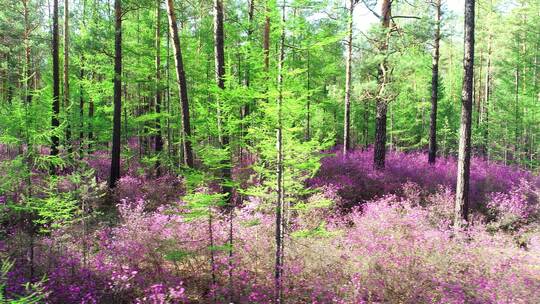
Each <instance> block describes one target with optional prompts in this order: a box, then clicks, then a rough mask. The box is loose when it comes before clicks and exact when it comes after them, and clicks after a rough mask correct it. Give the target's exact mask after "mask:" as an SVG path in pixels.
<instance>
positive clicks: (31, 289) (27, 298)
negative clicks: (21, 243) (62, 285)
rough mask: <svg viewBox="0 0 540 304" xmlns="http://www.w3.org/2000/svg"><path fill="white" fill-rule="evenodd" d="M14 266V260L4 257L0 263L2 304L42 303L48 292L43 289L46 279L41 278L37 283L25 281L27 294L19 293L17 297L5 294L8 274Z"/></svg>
mask: <svg viewBox="0 0 540 304" xmlns="http://www.w3.org/2000/svg"><path fill="white" fill-rule="evenodd" d="M12 268H13V261H11V260H9V259H5V258H2V260H1V264H0V304H37V303H42V301H43V300H44V299H45V297H46V295H47V293H46V292H45V290H44V289H43V284H44V283H45V279H44V278H43V279H41V280H40V281H39V282H36V283H29V282H27V283H25V285H24V289H25V294H24V295H19V296H17V297H16V298H8V297H6V295H5V294H4V291H5V286H6V283H7V279H8V278H7V274H8V272H9V271H10V270H11V269H12Z"/></svg>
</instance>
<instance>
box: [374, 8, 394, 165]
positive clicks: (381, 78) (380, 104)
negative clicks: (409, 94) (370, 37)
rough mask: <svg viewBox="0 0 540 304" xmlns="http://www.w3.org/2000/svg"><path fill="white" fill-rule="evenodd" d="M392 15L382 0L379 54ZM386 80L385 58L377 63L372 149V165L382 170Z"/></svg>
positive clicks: (385, 47)
mask: <svg viewBox="0 0 540 304" xmlns="http://www.w3.org/2000/svg"><path fill="white" fill-rule="evenodd" d="M391 15H392V1H391V0H383V2H382V9H381V25H382V27H383V29H384V31H385V33H384V35H385V37H383V41H382V42H381V45H380V47H379V50H380V52H381V54H383V55H384V56H386V52H387V50H388V39H389V36H390V32H389V31H390V21H391ZM387 81H388V67H387V62H386V58H384V59H383V61H382V62H381V63H380V64H379V71H378V85H379V92H378V94H377V98H376V111H377V112H376V116H375V148H374V150H373V166H374V168H375V169H376V170H384V166H385V157H386V112H387V108H388V105H387V103H388V101H387V100H386V99H385V97H384V96H383V95H384V94H385V92H384V90H385V86H386V83H387Z"/></svg>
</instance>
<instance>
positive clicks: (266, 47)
mask: <svg viewBox="0 0 540 304" xmlns="http://www.w3.org/2000/svg"><path fill="white" fill-rule="evenodd" d="M265 10H266V12H265V18H264V33H263V56H264V71H265V72H266V73H268V72H269V70H270V0H266V7H265Z"/></svg>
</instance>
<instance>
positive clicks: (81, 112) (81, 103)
mask: <svg viewBox="0 0 540 304" xmlns="http://www.w3.org/2000/svg"><path fill="white" fill-rule="evenodd" d="M79 73H80V74H79V120H80V122H79V154H80V157H82V155H83V141H84V92H83V84H82V82H83V80H84V55H83V54H81V68H80V71H79Z"/></svg>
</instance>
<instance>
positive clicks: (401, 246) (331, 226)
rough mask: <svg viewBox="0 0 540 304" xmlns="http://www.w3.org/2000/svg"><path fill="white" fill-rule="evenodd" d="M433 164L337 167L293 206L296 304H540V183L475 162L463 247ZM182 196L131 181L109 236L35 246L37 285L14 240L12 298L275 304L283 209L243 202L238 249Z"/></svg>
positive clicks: (357, 158) (99, 227)
mask: <svg viewBox="0 0 540 304" xmlns="http://www.w3.org/2000/svg"><path fill="white" fill-rule="evenodd" d="M424 158H425V157H424V156H423V155H421V154H415V153H410V154H402V153H397V152H396V153H391V154H390V155H389V161H388V167H387V170H386V171H384V172H376V171H373V170H372V169H371V155H370V153H369V152H361V151H355V152H353V153H352V154H351V155H350V156H349V157H348V158H347V159H345V158H343V157H342V156H339V155H337V156H329V157H327V158H325V159H323V161H322V167H321V170H320V171H319V173H318V174H317V175H316V176H315V177H314V178H312V179H311V180H309V181H308V184H309V186H311V187H312V190H313V191H310V192H306V194H305V195H304V196H303V197H302V196H294V195H290V196H288V197H287V200H288V201H290V202H291V205H290V207H289V209H288V211H287V212H286V214H288V215H289V217H288V221H287V223H288V225H287V229H286V233H285V247H284V248H285V255H284V261H285V262H284V269H283V274H284V284H283V291H284V297H285V298H286V299H287V301H288V302H289V303H343V304H345V303H351V304H352V303H486V304H487V303H538V302H540V268H538V265H540V229H538V217H539V215H540V214H539V213H540V202H539V189H540V184H539V183H538V179H537V178H535V177H534V176H533V175H532V174H530V173H527V172H525V171H521V170H517V169H513V168H508V167H504V166H500V165H496V164H487V163H485V162H482V161H478V160H476V161H475V162H474V163H473V164H474V165H473V172H472V177H473V183H472V185H471V186H472V188H473V189H472V193H473V202H474V203H475V204H476V205H475V208H474V209H473V214H472V215H471V219H472V221H471V225H470V226H469V227H468V228H467V230H464V231H460V232H459V233H456V232H455V231H454V230H453V229H452V228H451V220H452V216H453V204H454V190H453V184H452V179H453V178H455V177H454V176H453V175H452V171H453V170H454V169H453V166H454V165H455V161H454V160H452V159H441V160H440V162H439V163H438V164H436V165H435V166H429V165H427V164H424V163H425V160H424ZM398 159H399V161H398ZM126 172H127V171H126ZM98 174H99V172H98ZM184 182H185V181H184V180H182V179H178V178H177V177H174V176H171V175H164V176H163V177H160V178H155V177H149V176H141V175H139V174H135V173H129V174H126V175H124V176H123V177H122V179H121V180H120V181H119V184H118V187H117V189H116V190H115V193H114V197H115V198H116V199H117V200H119V202H120V203H119V204H118V205H117V206H116V210H117V213H118V216H117V218H116V219H115V220H114V221H113V222H105V221H99V215H93V216H90V215H87V216H86V217H85V218H84V219H85V220H84V221H83V220H82V219H81V220H76V221H69V224H66V225H63V226H61V227H58V228H55V229H51V230H50V231H49V232H48V233H47V234H46V235H45V236H41V237H39V238H35V239H34V242H35V246H34V247H33V248H34V250H33V252H32V254H33V273H34V278H30V273H31V272H30V264H29V260H30V259H29V257H30V251H29V250H28V248H27V247H25V245H24V244H26V243H25V242H24V240H25V239H26V240H28V239H30V238H29V236H28V235H26V236H24V232H21V231H18V230H16V229H15V230H14V228H12V229H11V230H10V231H11V232H9V233H8V234H9V235H10V238H9V240H8V241H7V242H6V243H5V244H4V243H0V245H1V246H0V251H1V252H5V253H6V255H7V253H11V255H16V256H18V257H20V258H19V259H17V261H16V265H17V267H13V268H12V269H11V270H10V271H9V272H8V273H7V274H6V277H7V278H8V279H7V282H6V286H5V290H6V292H8V293H9V294H8V295H10V296H13V295H15V294H21V293H22V294H24V293H25V289H24V285H25V283H26V282H29V281H32V282H38V281H39V279H40V278H41V276H42V275H45V277H46V278H47V279H46V281H44V283H43V295H44V296H45V297H46V302H47V303H211V302H215V303H229V301H231V300H232V301H233V302H234V303H260V304H263V303H272V299H273V295H274V258H275V247H274V246H275V245H274V244H275V236H274V231H275V217H274V201H273V199H274V195H271V194H272V193H271V192H269V191H266V192H265V191H260V192H257V193H256V194H251V195H249V194H246V195H244V201H243V203H242V204H241V207H238V208H236V210H235V211H234V213H233V222H232V227H233V246H232V248H231V247H229V246H228V245H227V244H228V233H229V229H230V227H231V226H230V224H231V223H230V222H229V217H228V213H227V212H226V211H227V210H226V209H224V208H223V207H220V206H218V205H212V204H204V203H201V201H203V200H204V199H205V198H208V199H213V195H214V194H212V191H211V189H202V188H201V189H198V190H196V192H195V193H190V194H189V195H185V193H184V192H185V190H184V187H185V185H184ZM58 185H59V191H61V192H62V193H63V192H66V193H71V192H73V191H76V190H75V189H77V187H74V184H73V182H70V181H61V182H59V183H58ZM96 189H97V188H96ZM96 191H97V190H96ZM83 192H84V191H83ZM91 193H92V192H91V191H86V192H84V193H79V194H77V195H76V196H74V197H81V198H84V197H87V196H89V195H91ZM195 198H199V199H201V200H200V201H196V200H195ZM0 199H1V200H3V198H0ZM194 200H195V201H196V202H194ZM344 211H348V212H344ZM87 212H89V213H91V212H92V210H88V211H87ZM210 216H211V217H210ZM210 232H211V235H212V239H210ZM212 270H213V271H212ZM212 273H213V275H212ZM230 275H231V276H230Z"/></svg>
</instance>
